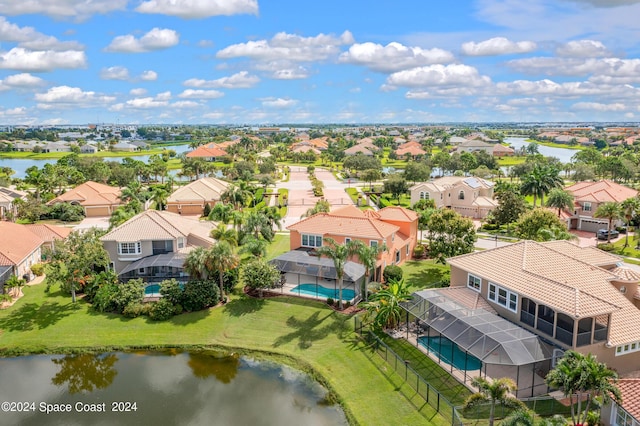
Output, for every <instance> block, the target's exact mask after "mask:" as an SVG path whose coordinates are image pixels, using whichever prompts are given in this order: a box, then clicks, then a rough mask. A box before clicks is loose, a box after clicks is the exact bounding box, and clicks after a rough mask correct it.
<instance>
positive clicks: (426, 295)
mask: <svg viewBox="0 0 640 426" xmlns="http://www.w3.org/2000/svg"><path fill="white" fill-rule="evenodd" d="M468 292H472V293H469V294H465V293H468ZM412 296H413V297H412V300H410V301H408V302H406V303H404V304H403V308H404V309H405V310H406V319H407V322H408V323H410V322H415V323H416V324H417V325H418V327H416V328H415V330H417V335H416V342H415V343H416V345H418V342H422V341H424V340H425V339H429V338H436V339H435V340H436V341H438V342H439V341H444V342H446V341H447V340H448V341H450V342H453V344H452V345H444V346H442V345H441V346H440V347H438V346H435V345H420V346H421V348H422V350H423V351H426V352H427V353H428V354H430V355H431V356H434V357H436V358H437V359H438V361H439V362H440V364H441V365H443V367H445V368H447V369H448V370H450V372H451V373H456V375H457V376H458V378H459V379H461V380H462V381H463V382H464V383H469V382H470V381H471V380H472V379H473V378H474V377H477V376H489V377H492V378H500V377H511V378H512V379H513V380H514V381H515V382H516V384H517V385H518V391H517V396H518V397H528V396H536V395H541V394H544V393H546V392H547V391H548V389H547V386H546V384H545V382H544V376H545V375H546V373H547V372H548V371H549V369H550V368H551V359H552V357H553V355H554V347H553V346H552V345H550V344H548V343H546V342H544V341H542V340H541V339H540V337H538V336H537V335H535V334H533V333H531V332H529V331H527V330H525V329H523V328H522V327H519V326H518V325H516V324H514V323H512V322H510V321H508V320H506V319H504V318H502V317H500V316H498V315H497V314H495V313H493V312H491V311H489V310H487V309H485V308H483V307H478V306H477V305H476V306H473V305H472V304H470V303H469V300H472V299H473V298H475V297H477V296H476V294H475V292H473V290H470V289H466V288H464V289H463V288H448V289H434V290H421V291H418V292H415V293H413V295H412ZM461 296H462V297H461ZM470 306H473V307H470ZM407 329H409V327H407ZM407 334H408V332H407ZM443 338H444V339H443ZM454 350H455V351H461V353H463V354H464V356H463V355H462V354H456V353H454ZM449 352H451V353H449ZM455 357H457V361H456V362H455V363H454V362H449V360H451V359H455ZM475 359H477V360H479V361H480V369H479V370H475V371H473V370H470V369H469V368H468V366H469V365H477V364H473V361H474V360H475ZM443 363H444V364H443ZM454 364H455V365H454ZM463 365H464V366H465V367H462V366H463ZM475 368H477V367H475ZM454 370H455V371H454Z"/></svg>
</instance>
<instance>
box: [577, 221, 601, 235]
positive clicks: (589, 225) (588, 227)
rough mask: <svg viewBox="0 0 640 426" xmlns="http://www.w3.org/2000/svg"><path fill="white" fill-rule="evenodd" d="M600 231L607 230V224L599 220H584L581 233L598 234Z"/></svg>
mask: <svg viewBox="0 0 640 426" xmlns="http://www.w3.org/2000/svg"><path fill="white" fill-rule="evenodd" d="M598 229H607V222H600V221H597V220H589V219H582V221H581V224H580V230H581V231H588V232H597V231H598Z"/></svg>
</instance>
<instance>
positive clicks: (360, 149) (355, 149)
mask: <svg viewBox="0 0 640 426" xmlns="http://www.w3.org/2000/svg"><path fill="white" fill-rule="evenodd" d="M356 154H362V155H366V156H367V157H373V151H372V150H371V149H370V148H369V147H368V146H367V145H366V144H358V145H354V146H352V147H351V148H347V149H345V150H344V155H346V156H352V155H356Z"/></svg>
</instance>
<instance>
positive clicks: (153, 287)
mask: <svg viewBox="0 0 640 426" xmlns="http://www.w3.org/2000/svg"><path fill="white" fill-rule="evenodd" d="M144 295H145V296H159V295H160V284H149V285H148V286H146V287H145V288H144Z"/></svg>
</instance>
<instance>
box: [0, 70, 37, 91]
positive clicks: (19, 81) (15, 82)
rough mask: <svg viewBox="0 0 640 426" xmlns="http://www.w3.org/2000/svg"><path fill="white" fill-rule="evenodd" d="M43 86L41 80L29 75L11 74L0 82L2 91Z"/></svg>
mask: <svg viewBox="0 0 640 426" xmlns="http://www.w3.org/2000/svg"><path fill="white" fill-rule="evenodd" d="M43 84H44V80H43V79H41V78H40V77H36V76H33V75H31V74H29V73H21V74H13V75H9V76H7V77H6V78H5V79H4V80H0V90H2V89H3V88H6V89H11V88H21V89H25V88H33V87H38V86H42V85H43Z"/></svg>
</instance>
